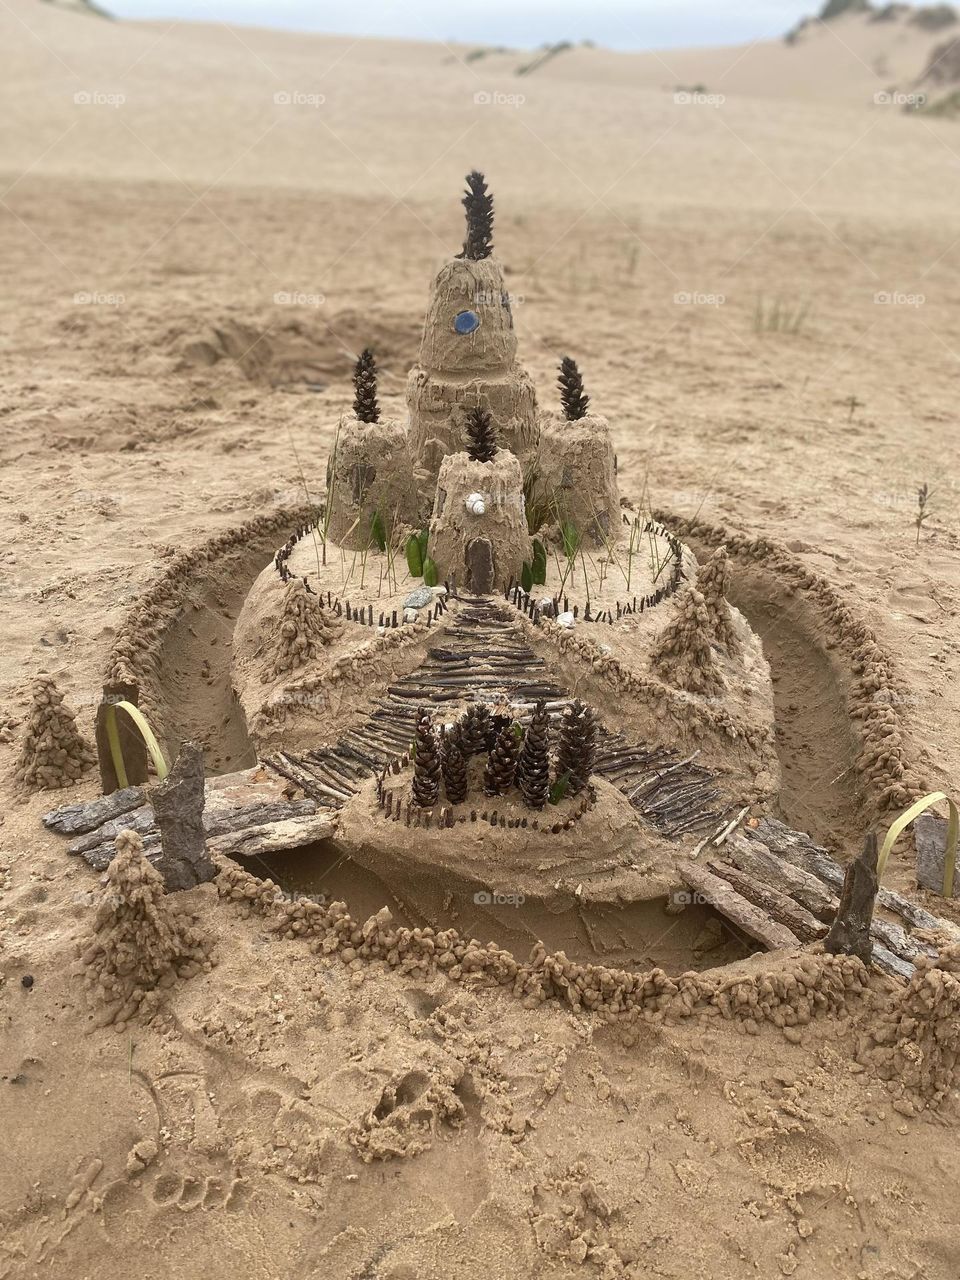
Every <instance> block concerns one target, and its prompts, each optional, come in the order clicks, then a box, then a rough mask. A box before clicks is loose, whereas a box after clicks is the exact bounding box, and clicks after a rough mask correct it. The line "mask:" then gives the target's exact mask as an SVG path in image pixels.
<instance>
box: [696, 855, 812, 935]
mask: <svg viewBox="0 0 960 1280" xmlns="http://www.w3.org/2000/svg"><path fill="white" fill-rule="evenodd" d="M678 871H679V874H680V878H681V879H682V880H683V881H684V883H685V884H688V885H689V886H690V888H691V889H693V890H695V891H696V892H697V893H698V894H701V895H702V897H703V899H704V901H706V902H709V903H710V905H711V906H713V907H715V908H716V910H717V911H719V912H720V914H721V915H724V916H726V917H727V919H728V920H730V921H732V922H733V924H735V925H736V926H737V928H739V929H742V930H743V932H744V933H746V934H748V935H749V936H750V937H751V938H755V939H756V940H757V942H759V943H761V944H762V945H763V946H765V947H766V948H767V950H768V951H781V950H790V949H792V948H793V947H799V946H800V939H799V938H798V937H797V936H796V934H795V933H793V932H792V931H791V930H790V929H788V928H787V927H786V925H782V924H778V923H777V922H776V921H775V920H771V919H770V917H769V915H767V913H766V912H765V911H763V910H761V909H760V908H759V907H755V906H754V904H753V903H752V902H748V901H747V899H746V898H744V897H743V895H742V894H739V893H738V892H737V891H736V889H734V888H733V886H732V885H731V884H730V883H729V882H728V881H726V880H721V879H720V877H719V876H716V875H714V874H713V872H712V871H708V870H707V869H706V867H701V866H699V865H698V864H697V863H696V862H690V861H686V862H682V863H681V864H680V866H679V868H678Z"/></svg>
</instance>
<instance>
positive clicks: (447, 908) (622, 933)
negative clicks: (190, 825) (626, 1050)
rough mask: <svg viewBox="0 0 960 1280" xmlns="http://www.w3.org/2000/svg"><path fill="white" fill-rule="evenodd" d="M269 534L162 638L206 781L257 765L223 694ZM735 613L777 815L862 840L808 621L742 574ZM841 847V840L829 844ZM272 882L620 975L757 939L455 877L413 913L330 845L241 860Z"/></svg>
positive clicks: (193, 598)
mask: <svg viewBox="0 0 960 1280" xmlns="http://www.w3.org/2000/svg"><path fill="white" fill-rule="evenodd" d="M275 540H276V538H275V534H274V533H273V532H270V533H267V534H265V535H264V536H262V537H260V538H258V539H256V540H255V541H252V542H251V543H250V544H249V545H248V546H246V547H245V548H244V549H243V550H242V552H240V553H235V554H234V555H232V556H231V557H230V559H229V561H227V562H226V563H220V562H219V561H214V562H213V563H211V564H208V565H206V566H204V568H203V569H202V571H201V572H200V573H198V574H197V575H196V578H195V580H194V581H193V582H192V583H191V584H190V586H189V590H188V591H187V592H186V595H185V601H184V608H183V609H182V610H181V611H180V612H179V614H178V615H177V616H176V618H175V619H174V620H173V621H172V623H171V625H170V626H169V627H168V629H167V630H166V631H165V633H164V634H163V636H162V639H161V642H160V645H159V661H158V663H157V668H156V671H157V677H158V681H159V685H160V690H161V696H160V698H159V703H160V705H161V706H162V707H163V708H164V711H165V712H166V713H167V715H168V716H169V718H168V719H167V721H166V723H165V724H164V726H163V728H164V731H165V737H166V739H167V741H168V744H169V745H170V746H171V747H173V746H174V745H175V744H179V743H180V742H182V741H184V740H186V739H188V738H192V739H194V740H199V741H201V742H202V744H203V746H204V751H205V755H206V760H207V768H208V770H209V772H210V773H212V774H222V773H228V772H231V771H233V770H236V769H241V768H244V767H248V766H250V765H252V764H253V763H255V761H256V749H255V746H254V744H253V742H252V741H251V739H250V737H249V735H248V732H247V726H246V722H245V719H244V715H243V710H242V708H241V706H240V703H239V700H238V698H237V697H236V695H235V692H234V690H233V687H232V684H231V656H232V638H233V628H234V624H235V623H236V619H237V617H238V615H239V612H240V609H241V606H242V604H243V601H244V599H245V598H246V596H247V593H248V592H249V590H250V588H251V586H252V584H253V583H254V581H255V580H256V578H257V576H258V574H259V573H260V571H261V569H262V567H263V564H264V561H265V559H266V556H267V555H268V554H269V551H270V549H271V548H272V546H273V542H275ZM737 568H738V572H736V573H735V574H734V575H733V581H732V590H731V603H733V604H735V605H736V607H738V608H739V609H740V610H741V611H742V613H743V614H744V616H745V617H746V618H747V620H748V621H749V623H750V625H751V626H752V627H754V629H755V630H756V631H757V632H758V634H759V635H760V637H761V640H762V642H763V646H764V652H765V655H766V656H767V658H768V660H769V662H770V666H771V671H772V678H773V686H774V691H775V708H776V747H777V754H778V758H779V763H780V769H781V778H782V788H781V792H780V796H779V809H780V815H781V816H782V817H784V818H785V819H786V820H787V821H788V822H789V823H791V824H792V825H793V826H795V827H797V828H799V829H802V830H806V831H809V832H810V833H811V834H812V835H813V836H814V837H815V838H816V839H819V840H821V841H823V842H824V843H831V842H833V843H841V844H842V843H843V839H842V837H843V836H844V835H845V834H846V833H847V832H849V831H857V830H858V826H857V823H856V814H857V811H858V807H859V805H858V796H857V788H856V774H855V770H854V760H855V740H854V734H853V731H852V727H851V724H850V721H849V719H848V718H847V716H846V710H845V705H844V695H843V681H842V677H841V675H840V674H839V673H838V672H837V669H836V662H835V660H834V659H833V658H832V657H831V656H830V655H829V654H828V653H827V652H826V651H825V649H824V648H823V646H822V644H821V643H820V642H819V641H818V626H817V619H816V615H815V611H814V610H813V608H812V607H811V604H810V602H809V601H808V600H806V598H805V597H804V595H803V593H797V592H796V591H795V590H794V589H793V588H792V587H790V586H789V585H787V584H784V583H782V582H780V581H779V580H778V578H777V576H776V575H775V574H774V573H771V572H769V571H767V570H765V569H762V568H754V567H753V566H750V565H747V566H742V565H738V566H737ZM838 838H839V839H838ZM243 865H244V866H245V868H246V869H247V870H248V871H250V872H251V873H253V874H255V875H257V876H260V877H263V878H269V879H271V880H273V881H274V882H275V883H276V884H277V885H278V886H279V887H280V890H281V891H282V892H283V893H286V894H290V895H293V896H306V897H321V896H322V897H325V898H326V899H327V900H331V899H342V900H344V901H346V902H347V903H348V904H349V906H350V909H351V911H352V913H353V914H354V915H355V916H356V917H358V918H361V919H363V918H365V917H367V916H369V915H372V914H374V913H375V912H376V911H377V910H379V909H380V907H382V906H383V905H384V904H385V903H386V904H387V905H389V907H390V910H391V912H392V913H393V915H394V917H395V918H396V919H397V921H398V922H400V923H404V924H408V925H410V926H416V925H425V924H430V925H433V926H434V927H438V928H443V927H448V926H451V925H452V926H455V927H457V928H458V929H460V930H461V931H465V932H467V933H472V934H475V935H478V936H483V937H484V938H485V939H489V940H492V941H494V942H495V943H496V944H497V945H499V946H503V947H506V948H508V949H509V950H511V951H513V952H514V953H515V954H519V955H523V954H526V953H527V952H528V951H529V949H530V947H531V946H532V945H533V944H534V943H535V942H536V941H537V940H538V939H539V940H541V941H543V943H544V944H545V945H546V946H547V947H548V949H550V950H552V951H559V950H562V951H564V952H566V954H567V955H569V956H570V957H571V958H573V959H576V960H578V961H581V962H591V961H593V962H597V961H601V960H602V962H603V963H605V964H608V965H612V966H616V967H619V968H624V969H646V968H648V967H650V966H651V965H653V964H656V965H660V966H662V967H663V968H665V969H666V970H667V971H673V972H680V971H683V970H687V969H700V968H705V967H713V966H716V965H718V964H725V963H729V962H731V961H733V960H736V959H739V958H742V957H743V956H745V955H748V954H750V952H752V951H753V950H755V949H756V943H754V942H753V941H752V940H750V939H748V938H746V937H745V936H744V935H742V934H740V933H739V932H738V931H737V930H736V929H735V928H734V927H733V926H732V925H731V924H730V922H729V921H728V920H726V919H725V918H724V917H723V916H722V915H720V914H719V913H718V912H716V911H714V909H713V908H712V907H710V906H708V905H706V904H700V903H696V902H694V903H692V904H689V905H688V906H687V907H686V909H685V910H683V911H682V912H681V913H679V914H668V912H667V910H666V909H665V908H666V907H667V905H668V904H667V903H666V901H665V900H663V899H662V898H661V899H655V900H650V901H646V902H633V903H628V904H625V905H621V904H615V903H607V904H598V903H595V902H594V903H589V902H577V901H575V900H574V899H572V898H571V897H570V895H569V893H568V894H566V895H564V894H555V895H553V897H552V898H549V899H543V898H535V897H531V896H529V895H528V896H527V897H526V898H525V899H524V900H523V901H521V902H516V901H514V900H508V901H505V902H499V903H497V902H492V903H483V902H477V901H475V900H474V892H475V890H476V885H475V884H472V883H468V882H467V881H463V882H462V884H461V885H460V886H456V885H454V886H451V885H450V883H449V877H447V879H446V881H445V885H444V891H443V892H438V893H437V894H435V895H433V896H432V897H431V896H430V895H427V897H426V898H425V897H424V896H423V894H422V893H420V892H418V895H417V902H416V906H414V905H413V904H412V903H411V902H410V901H406V900H404V898H403V895H402V891H400V892H398V891H397V890H396V889H394V888H391V887H390V886H389V885H388V884H387V883H386V882H385V881H383V880H381V879H380V878H379V877H378V876H377V875H376V874H374V873H373V872H372V871H370V870H369V869H367V868H364V867H363V866H361V865H360V864H359V863H357V862H355V861H353V860H352V859H350V858H349V857H348V856H344V852H343V850H342V848H340V847H338V846H337V845H336V843H334V842H324V843H322V844H319V845H311V846H307V847H305V848H303V849H300V850H296V851H294V852H290V853H284V854H278V855H274V856H272V857H269V858H266V859H256V860H254V861H250V862H247V863H244V864H243Z"/></svg>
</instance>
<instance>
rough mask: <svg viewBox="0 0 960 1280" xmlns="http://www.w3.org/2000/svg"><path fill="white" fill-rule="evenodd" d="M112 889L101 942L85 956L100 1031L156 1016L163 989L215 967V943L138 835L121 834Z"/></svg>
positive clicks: (99, 929)
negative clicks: (167, 886) (167, 885)
mask: <svg viewBox="0 0 960 1280" xmlns="http://www.w3.org/2000/svg"><path fill="white" fill-rule="evenodd" d="M105 880H106V892H105V893H104V896H103V900H102V901H101V903H100V905H99V907H98V908H97V914H96V919H95V920H94V932H95V935H96V937H95V939H94V941H93V943H92V944H91V945H90V946H88V947H86V948H85V949H84V950H83V951H82V953H81V956H80V959H81V962H82V964H83V966H84V974H83V977H84V983H85V985H86V987H87V989H88V991H89V992H90V993H91V994H92V995H95V996H98V997H99V1001H100V1002H101V1003H102V1005H103V1007H102V1008H101V1009H100V1010H99V1012H98V1013H97V1015H96V1021H97V1024H98V1025H99V1026H106V1025H108V1024H110V1023H112V1024H113V1025H114V1026H116V1027H120V1026H122V1025H123V1024H124V1023H126V1022H129V1021H130V1019H131V1018H134V1017H135V1016H136V1015H137V1014H143V1015H146V1017H147V1019H148V1020H149V1018H151V1017H152V1016H153V1015H154V1013H156V1011H157V1008H158V1006H159V1004H160V1002H161V999H162V989H163V988H164V987H169V986H170V985H171V983H173V981H174V980H175V979H176V978H178V977H179V978H190V977H193V975H194V974H196V973H200V972H201V971H204V972H209V971H210V967H211V954H210V944H209V942H208V940H207V938H206V935H205V934H204V932H203V930H202V929H201V928H200V927H199V925H198V922H197V917H196V916H195V915H194V914H193V913H192V912H191V911H190V910H189V909H187V908H185V907H184V905H183V903H182V901H180V900H178V899H176V898H173V897H170V896H168V895H167V894H166V892H165V890H164V887H163V877H162V876H161V875H160V873H159V871H157V870H156V869H155V868H154V867H152V866H151V865H150V863H149V862H147V860H146V858H145V857H144V856H143V842H142V841H141V839H140V837H139V836H138V835H137V833H136V832H135V831H122V832H121V833H120V835H119V836H117V853H116V857H115V858H114V859H113V861H112V862H111V863H110V866H109V867H108V868H107V871H106V875H105Z"/></svg>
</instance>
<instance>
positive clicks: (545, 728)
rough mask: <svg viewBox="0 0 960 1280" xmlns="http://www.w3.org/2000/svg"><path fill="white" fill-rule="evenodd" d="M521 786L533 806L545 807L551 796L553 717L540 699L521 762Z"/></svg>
mask: <svg viewBox="0 0 960 1280" xmlns="http://www.w3.org/2000/svg"><path fill="white" fill-rule="evenodd" d="M517 786H518V787H519V788H520V793H521V795H522V796H523V798H524V800H525V801H526V802H527V804H528V805H529V807H530V808H531V809H542V808H543V806H544V805H545V804H546V803H547V799H548V797H549V795H550V717H549V716H548V715H547V704H546V703H545V702H538V703H537V706H536V709H535V711H534V713H533V719H532V720H531V721H530V727H529V729H527V732H526V734H525V735H524V739H523V746H522V748H521V750H520V759H519V760H518V761H517Z"/></svg>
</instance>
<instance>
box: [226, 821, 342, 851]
mask: <svg viewBox="0 0 960 1280" xmlns="http://www.w3.org/2000/svg"><path fill="white" fill-rule="evenodd" d="M336 830H337V820H336V818H335V817H334V816H333V815H332V814H327V813H317V814H313V815H311V816H310V817H306V818H288V819H287V820H286V821H285V822H270V823H267V824H266V825H265V826H262V827H247V828H246V829H245V830H244V831H231V832H229V833H228V834H227V835H223V836H216V837H215V838H214V839H212V840H210V841H208V843H207V848H208V849H209V851H210V853H211V854H219V855H220V856H221V857H227V858H254V857H264V856H265V855H266V854H270V853H286V852H288V851H289V850H291V849H302V848H303V847H304V846H305V845H308V844H316V843H317V841H319V840H329V839H330V838H331V837H332V836H333V835H334V834H335V833H336Z"/></svg>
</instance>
